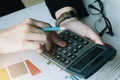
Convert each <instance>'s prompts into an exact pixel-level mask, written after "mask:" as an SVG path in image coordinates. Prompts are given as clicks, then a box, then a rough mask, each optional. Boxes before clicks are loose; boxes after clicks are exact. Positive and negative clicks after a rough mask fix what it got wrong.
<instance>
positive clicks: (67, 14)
mask: <svg viewBox="0 0 120 80" xmlns="http://www.w3.org/2000/svg"><path fill="white" fill-rule="evenodd" d="M72 17H78V16H77V14H76V13H75V12H74V11H69V12H65V13H62V14H61V15H60V16H59V17H58V19H57V21H56V26H59V25H60V23H61V22H63V21H64V20H66V19H70V18H72Z"/></svg>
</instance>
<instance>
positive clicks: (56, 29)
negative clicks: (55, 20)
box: [40, 27, 65, 31]
mask: <svg viewBox="0 0 120 80" xmlns="http://www.w3.org/2000/svg"><path fill="white" fill-rule="evenodd" d="M40 29H41V30H43V31H58V30H65V28H64V27H43V28H40Z"/></svg>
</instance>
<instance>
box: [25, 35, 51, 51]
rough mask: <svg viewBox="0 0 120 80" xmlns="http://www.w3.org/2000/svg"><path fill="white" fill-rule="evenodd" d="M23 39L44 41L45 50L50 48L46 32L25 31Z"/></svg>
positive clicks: (49, 40) (49, 39)
mask: <svg viewBox="0 0 120 80" xmlns="http://www.w3.org/2000/svg"><path fill="white" fill-rule="evenodd" d="M25 40H28V41H33V42H39V43H40V42H44V44H45V47H46V49H47V50H50V49H51V45H52V41H51V38H50V36H49V35H48V34H45V33H41V34H38V33H27V36H26V37H25Z"/></svg>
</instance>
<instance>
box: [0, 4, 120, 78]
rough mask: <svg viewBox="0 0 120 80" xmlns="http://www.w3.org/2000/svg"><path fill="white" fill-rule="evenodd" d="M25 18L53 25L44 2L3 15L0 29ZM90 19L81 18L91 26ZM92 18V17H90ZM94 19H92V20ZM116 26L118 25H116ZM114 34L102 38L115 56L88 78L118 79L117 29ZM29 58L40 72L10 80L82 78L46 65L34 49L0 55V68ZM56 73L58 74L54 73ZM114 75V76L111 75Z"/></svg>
mask: <svg viewBox="0 0 120 80" xmlns="http://www.w3.org/2000/svg"><path fill="white" fill-rule="evenodd" d="M26 18H34V19H37V20H41V21H45V22H48V23H50V24H51V25H53V26H54V23H55V20H54V19H53V18H52V17H51V15H50V13H49V11H48V9H47V7H46V5H45V3H44V2H43V3H41V4H38V5H35V6H32V7H29V8H26V9H23V10H20V11H17V12H14V13H12V14H9V15H6V16H3V17H1V18H0V29H5V28H8V27H10V26H13V25H15V24H17V23H19V22H20V21H23V20H24V19H26ZM91 19H92V17H91V16H89V17H88V18H85V19H83V21H84V22H85V23H86V24H88V25H90V26H92V25H93V23H91V22H89V21H90V20H91ZM92 20H93V19H92ZM93 21H94V20H93ZM117 28H118V27H117ZM115 30H116V31H117V32H116V31H115ZM115 30H114V31H115V36H113V37H110V36H108V35H105V36H104V37H103V40H104V41H105V42H107V43H109V44H111V45H112V46H113V47H115V48H116V49H117V51H118V52H117V53H118V55H117V57H116V58H115V59H114V60H113V61H111V62H108V63H107V64H106V65H105V66H104V67H103V68H102V69H100V70H99V71H98V72H97V73H96V74H95V75H93V76H92V77H91V78H89V79H88V80H115V79H116V80H120V77H119V75H120V72H119V70H120V67H119V66H120V64H119V63H120V60H119V52H120V47H119V46H120V42H119V34H118V30H119V28H118V29H115ZM26 59H29V60H30V61H31V62H33V63H34V64H35V65H36V66H37V67H38V68H40V69H41V70H42V73H41V74H38V75H36V76H31V75H30V73H28V74H26V75H24V76H21V77H18V78H15V79H12V78H11V77H10V78H11V80H83V79H73V78H66V76H67V75H68V74H67V73H66V72H64V71H60V70H59V68H58V67H57V66H55V65H53V64H51V65H47V62H48V61H47V60H46V59H44V58H43V57H41V56H40V55H39V54H38V53H36V52H34V51H26V52H22V53H20V54H11V55H0V68H1V67H6V68H7V66H9V65H11V64H14V63H17V62H20V61H23V62H24V60H26ZM56 74H58V76H57V75H56ZM112 75H116V76H114V77H113V76H112Z"/></svg>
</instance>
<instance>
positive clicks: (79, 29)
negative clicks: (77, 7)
mask: <svg viewBox="0 0 120 80" xmlns="http://www.w3.org/2000/svg"><path fill="white" fill-rule="evenodd" d="M60 26H62V27H66V28H68V29H70V30H72V31H74V32H76V33H78V34H80V35H81V36H84V37H87V38H89V39H91V40H93V41H95V43H97V44H101V45H103V42H102V40H101V38H100V37H99V36H98V35H97V34H96V33H95V32H94V31H93V29H92V28H90V27H89V26H87V25H85V24H84V23H82V22H81V21H80V20H78V19H77V18H70V19H67V20H65V21H63V22H62V23H61V24H60Z"/></svg>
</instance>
